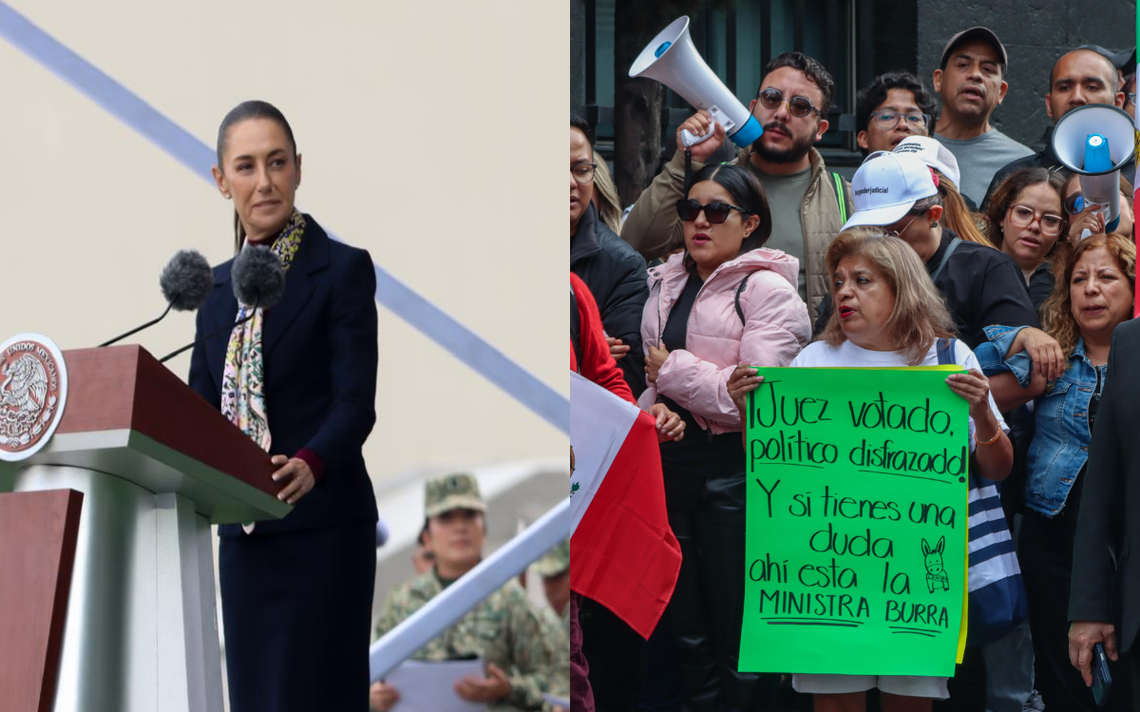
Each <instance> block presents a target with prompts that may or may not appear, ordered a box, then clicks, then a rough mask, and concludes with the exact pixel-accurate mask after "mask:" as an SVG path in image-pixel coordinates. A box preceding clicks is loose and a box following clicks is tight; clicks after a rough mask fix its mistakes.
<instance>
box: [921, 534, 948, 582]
mask: <svg viewBox="0 0 1140 712" xmlns="http://www.w3.org/2000/svg"><path fill="white" fill-rule="evenodd" d="M945 550H946V537H941V538H939V539H938V546H935V547H934V548H931V546H930V544H928V543H926V539H923V540H922V555H923V556H924V557H925V559H926V560H925V563H926V588H927V589H928V590H927V593H934V589H936V588H941V589H942V590H943V591H949V590H950V577H949V576H947V575H946V569H945V568H943V566H942V552H943V551H945Z"/></svg>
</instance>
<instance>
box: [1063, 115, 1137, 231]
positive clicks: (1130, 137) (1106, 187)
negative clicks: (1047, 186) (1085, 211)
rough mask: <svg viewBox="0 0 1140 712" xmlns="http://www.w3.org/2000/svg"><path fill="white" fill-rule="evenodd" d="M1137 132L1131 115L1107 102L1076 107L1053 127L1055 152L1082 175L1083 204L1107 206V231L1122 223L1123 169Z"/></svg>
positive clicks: (1131, 151)
mask: <svg viewBox="0 0 1140 712" xmlns="http://www.w3.org/2000/svg"><path fill="white" fill-rule="evenodd" d="M1134 132H1135V129H1134V128H1133V126H1132V117H1131V116H1129V115H1128V114H1126V113H1124V111H1122V110H1121V109H1118V108H1116V107H1115V106H1110V105H1108V104H1087V105H1085V106H1081V107H1078V108H1076V109H1073V110H1072V111H1070V112H1069V113H1067V114H1065V115H1064V116H1062V117H1061V120H1060V121H1058V122H1057V126H1056V128H1054V129H1053V153H1055V154H1056V155H1057V158H1058V159H1060V161H1061V163H1062V164H1064V166H1065V168H1068V169H1069V170H1070V171H1072V172H1074V173H1076V174H1078V175H1080V177H1081V195H1082V196H1083V198H1084V204H1085V205H1088V204H1089V203H1097V204H1098V205H1102V206H1104V207H1103V208H1101V209H1100V211H1099V212H1100V213H1101V214H1102V215H1103V216H1104V231H1105V232H1112V231H1113V230H1115V229H1116V227H1117V225H1118V224H1119V223H1120V169H1121V168H1123V167H1124V166H1125V165H1126V164H1127V163H1128V162H1129V161H1131V160H1132V154H1133V152H1134V151H1135V145H1134V140H1135V133H1134ZM1082 237H1086V236H1085V235H1082Z"/></svg>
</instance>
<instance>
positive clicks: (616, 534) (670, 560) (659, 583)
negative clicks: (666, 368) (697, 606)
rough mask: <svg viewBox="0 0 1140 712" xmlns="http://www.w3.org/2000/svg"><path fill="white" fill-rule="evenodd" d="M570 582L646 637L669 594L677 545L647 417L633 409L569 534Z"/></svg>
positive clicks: (678, 550) (654, 431) (676, 569)
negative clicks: (611, 457)
mask: <svg viewBox="0 0 1140 712" xmlns="http://www.w3.org/2000/svg"><path fill="white" fill-rule="evenodd" d="M570 562H571V563H570V577H571V578H570V587H571V588H572V589H573V590H574V591H577V592H578V593H580V594H582V595H583V596H586V597H588V598H591V599H593V600H594V601H597V602H598V603H600V604H602V605H603V606H605V607H606V608H608V609H610V610H611V611H613V613H614V614H615V615H617V616H618V617H619V618H621V619H622V620H623V621H625V622H626V623H627V624H628V625H629V627H630V628H632V629H633V630H635V631H637V633H638V634H639V635H640V636H641V637H643V638H646V639H648V638H649V636H650V634H651V633H653V629H654V628H656V627H657V621H658V620H660V618H661V615H662V614H663V613H664V612H665V606H666V605H668V603H669V599H670V598H671V597H672V596H673V588H674V586H676V584H677V573H678V572H679V571H680V569H681V547H680V546H679V545H678V544H677V538H676V537H675V536H673V530H672V529H671V528H670V527H669V519H668V515H667V513H666V510H665V487H664V483H663V481H662V478H661V451H660V449H659V446H658V443H657V428H656V424H655V421H654V420H653V417H652V416H650V415H648V414H647V413H644V412H643V413H640V414H639V415H638V417H637V420H636V421H634V424H633V427H631V428H630V430H629V434H628V435H627V436H626V439H625V441H624V442H623V443H622V445H621V448H620V449H619V450H618V453H617V456H616V458H615V459H614V461H613V464H612V465H610V468H609V470H607V471H606V474H605V477H604V478H603V479H602V482H601V484H600V485H599V486H598V490H597V492H596V493H595V494H594V499H593V501H591V502H590V506H589V508H588V509H587V510H586V512H585V514H584V515H583V516H582V521H581V522H580V523H579V524H578V528H577V530H576V531H575V532H574V535H573V536H572V537H571V539H570Z"/></svg>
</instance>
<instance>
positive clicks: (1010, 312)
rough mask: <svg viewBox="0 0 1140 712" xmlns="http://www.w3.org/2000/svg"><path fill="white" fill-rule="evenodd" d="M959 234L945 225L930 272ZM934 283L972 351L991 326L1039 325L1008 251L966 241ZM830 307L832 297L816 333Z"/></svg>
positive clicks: (822, 310) (824, 323) (821, 310)
mask: <svg viewBox="0 0 1140 712" xmlns="http://www.w3.org/2000/svg"><path fill="white" fill-rule="evenodd" d="M955 237H957V235H955V234H954V232H953V231H951V230H947V229H945V228H943V230H942V243H941V244H940V245H939V247H938V251H937V252H935V253H934V255H933V256H932V257H931V258H930V259H929V260H927V262H926V271H927V273H929V274H933V273H934V272H935V271H937V270H938V267H939V265H941V264H942V260H943V257H944V256H945V255H946V250H947V248H948V247H949V245H950V242H951V241H952V240H953V239H954V238H955ZM934 286H936V287H938V291H939V293H940V294H942V298H943V299H945V300H946V307H947V308H948V309H949V310H950V316H952V317H954V323H955V324H956V325H957V327H958V338H959V339H961V340H962V341H963V342H965V344H966V345H967V346H969V347H970V348H971V349H974V348H977V346H978V344H981V343H984V342H986V341H987V340H988V339H987V338H986V333H985V331H984V330H985V328H986V327H987V326H992V325H994V324H1001V325H1002V326H1032V327H1034V328H1036V327H1037V326H1038V325H1039V322H1038V320H1037V310H1036V309H1034V308H1033V303H1032V302H1030V301H1029V290H1027V289H1026V288H1025V277H1023V276H1022V274H1021V270H1020V269H1018V267H1017V264H1016V263H1014V261H1013V259H1012V258H1011V257H1010V256H1009V255H1007V254H1005V253H1004V252H1002V251H1001V250H998V249H995V248H993V247H987V246H985V245H979V244H978V243H976V242H967V241H965V240H963V241H962V242H960V243H959V244H958V247H957V249H955V251H954V253H953V254H951V255H950V257H949V258H948V259H947V260H946V266H945V267H943V268H942V271H941V272H939V273H938V277H936V278H935V279H934ZM825 310H826V311H825ZM831 310H832V306H831V298H830V296H829V297H828V298H826V299H825V300H824V303H823V304H821V305H820V308H819V319H818V320H817V321H816V324H815V330H816V334H818V333H820V332H821V331H823V329H824V327H826V326H827V320H828V319H830V318H831Z"/></svg>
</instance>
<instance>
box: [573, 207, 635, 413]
mask: <svg viewBox="0 0 1140 712" xmlns="http://www.w3.org/2000/svg"><path fill="white" fill-rule="evenodd" d="M570 271H571V272H573V273H574V274H576V275H578V277H580V278H581V279H582V281H583V282H585V283H586V286H587V287H589V288H590V293H591V294H593V295H594V301H596V302H597V303H598V311H599V312H601V315H602V326H604V327H605V329H606V334H607V335H609V336H612V337H614V338H617V339H621V340H622V343H624V344H626V345H628V346H629V347H630V348H629V353H628V354H626V355H625V357H624V358H620V359H618V361H617V365H618V368H620V369H621V370H622V374H624V375H625V382H626V383H628V384H629V387H630V388H631V389H632V390H633V396H634V398H636V397H638V396H640V395H641V393H642V391H644V390H645V356H644V354H643V353H642V350H641V311H642V309H644V308H645V300H646V299H648V298H649V282H648V280H649V275H648V273H647V272H646V269H645V260H644V259H643V258H642V256H641V255H639V254H637V250H635V249H633V247H631V246H630V244H629V243H628V242H626V241H625V240H623V239H621V237H619V236H618V234H617V233H615V232H614V231H613V230H611V229H609V228H608V227H606V224H605V223H603V222H602V221H601V219H600V218H599V217H598V210H597V208H595V207H594V206H593V204H590V205H588V206H587V207H586V212H585V213H583V214H582V217H581V218H580V219H579V221H578V230H577V232H575V233H574V234H573V235H571V236H570Z"/></svg>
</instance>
